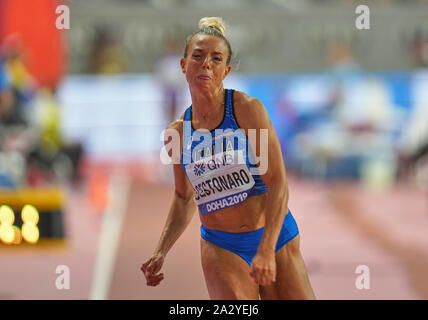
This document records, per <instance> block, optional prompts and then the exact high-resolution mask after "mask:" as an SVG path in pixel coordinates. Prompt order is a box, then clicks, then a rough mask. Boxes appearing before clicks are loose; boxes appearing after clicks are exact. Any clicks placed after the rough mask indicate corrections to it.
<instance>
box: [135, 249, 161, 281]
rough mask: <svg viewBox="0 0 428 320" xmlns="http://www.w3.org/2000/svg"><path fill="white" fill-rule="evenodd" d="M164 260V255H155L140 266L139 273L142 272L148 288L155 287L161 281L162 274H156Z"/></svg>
mask: <svg viewBox="0 0 428 320" xmlns="http://www.w3.org/2000/svg"><path fill="white" fill-rule="evenodd" d="M164 260H165V257H164V255H162V254H160V253H155V254H153V255H152V256H151V257H150V258H149V259H147V260H146V262H144V263H143V264H142V266H141V271H143V273H144V276H145V277H146V281H147V285H148V286H153V287H155V286H157V285H158V284H159V283H160V282H161V281H162V280H163V273H159V274H157V273H158V272H159V271H160V269H161V268H162V265H163V262H164Z"/></svg>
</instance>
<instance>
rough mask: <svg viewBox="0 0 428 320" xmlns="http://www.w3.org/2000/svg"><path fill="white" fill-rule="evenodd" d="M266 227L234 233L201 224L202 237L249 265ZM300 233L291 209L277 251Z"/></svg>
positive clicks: (279, 237)
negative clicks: (212, 228)
mask: <svg viewBox="0 0 428 320" xmlns="http://www.w3.org/2000/svg"><path fill="white" fill-rule="evenodd" d="M263 230H264V228H260V229H257V230H254V231H250V232H242V233H232V232H225V231H218V230H211V229H207V228H205V227H204V226H203V225H201V237H202V239H204V240H206V241H208V242H211V243H213V244H215V245H216V246H219V247H221V248H223V249H226V250H229V251H231V252H233V253H235V254H237V255H238V256H240V257H241V258H242V259H244V260H245V261H246V262H247V263H248V265H251V262H252V261H253V258H254V256H255V255H256V253H257V249H258V247H259V243H260V241H261V239H262V236H263ZM298 234H299V229H298V228H297V224H296V221H295V220H294V218H293V215H292V214H291V211H288V213H287V214H286V215H285V218H284V223H283V224H282V228H281V231H280V233H279V236H278V241H277V242H276V248H275V252H277V251H278V250H279V249H281V248H282V247H283V246H284V245H286V244H287V243H288V242H289V241H290V240H292V239H293V238H294V237H295V236H297V235H298Z"/></svg>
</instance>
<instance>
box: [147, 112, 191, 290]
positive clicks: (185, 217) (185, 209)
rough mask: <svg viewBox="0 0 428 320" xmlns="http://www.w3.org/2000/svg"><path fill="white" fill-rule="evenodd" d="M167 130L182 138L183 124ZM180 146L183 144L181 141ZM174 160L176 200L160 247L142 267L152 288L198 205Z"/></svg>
mask: <svg viewBox="0 0 428 320" xmlns="http://www.w3.org/2000/svg"><path fill="white" fill-rule="evenodd" d="M167 129H174V130H178V132H180V136H181V135H182V133H181V132H182V122H181V121H180V120H177V121H175V122H173V123H172V124H171V125H170V126H168V128H167ZM180 140H181V139H180ZM168 142H170V141H166V143H165V144H167V143H168ZM179 144H181V141H180V142H179ZM175 147H177V146H175ZM178 147H179V146H178ZM180 150H181V149H180ZM169 155H170V156H173V152H172V151H171V150H170V152H169ZM173 160H174V163H175V164H174V165H173V170H174V179H175V193H174V199H173V201H172V204H171V207H170V210H169V213H168V217H167V219H166V222H165V226H164V228H163V230H162V234H161V236H160V239H159V242H158V245H157V246H156V249H155V251H154V253H153V255H152V256H151V257H150V258H149V259H148V260H147V261H146V262H145V263H143V265H142V267H141V270H142V271H143V272H144V275H145V277H146V280H147V285H150V286H157V285H158V284H159V283H160V281H162V279H163V274H162V273H161V274H158V272H159V271H160V269H161V267H162V265H163V261H164V259H165V256H166V254H167V253H168V252H169V250H170V249H171V248H172V246H173V245H174V243H175V242H176V241H177V239H178V238H179V237H180V236H181V235H182V234H183V232H184V230H185V229H186V227H187V226H188V225H189V222H190V221H191V219H192V217H193V214H194V212H195V209H196V204H195V203H194V201H193V195H194V191H193V188H192V185H191V184H190V183H189V181H188V180H187V178H186V176H185V174H184V171H183V168H182V167H181V165H180V164H177V159H173Z"/></svg>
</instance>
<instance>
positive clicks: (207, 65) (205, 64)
mask: <svg viewBox="0 0 428 320" xmlns="http://www.w3.org/2000/svg"><path fill="white" fill-rule="evenodd" d="M202 68H205V69H209V68H210V58H209V57H208V56H207V57H205V59H204V61H203V62H202Z"/></svg>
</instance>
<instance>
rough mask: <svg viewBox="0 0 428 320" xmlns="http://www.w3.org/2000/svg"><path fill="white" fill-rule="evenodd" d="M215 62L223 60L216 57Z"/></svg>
mask: <svg viewBox="0 0 428 320" xmlns="http://www.w3.org/2000/svg"><path fill="white" fill-rule="evenodd" d="M214 60H215V61H219V62H220V61H221V60H222V59H221V58H220V57H215V58H214Z"/></svg>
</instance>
